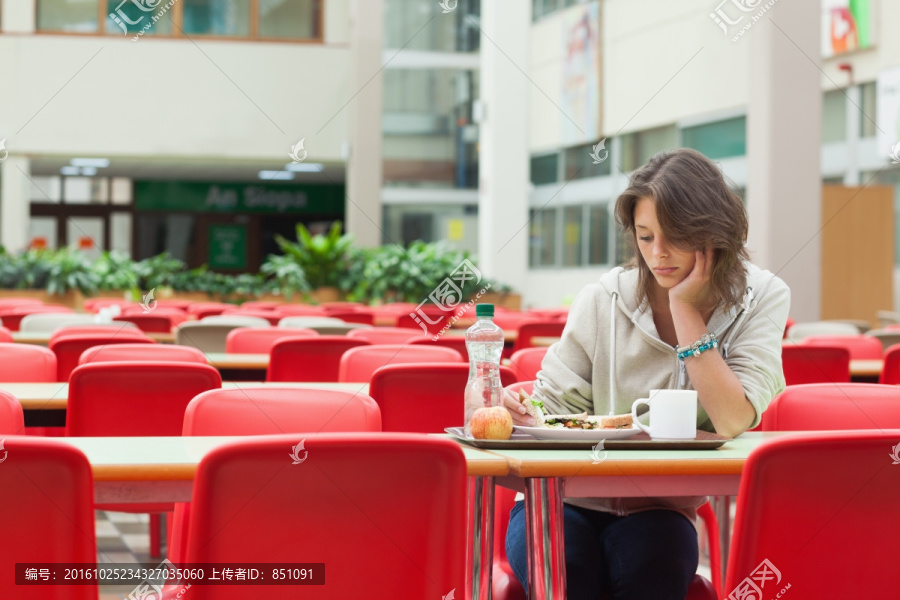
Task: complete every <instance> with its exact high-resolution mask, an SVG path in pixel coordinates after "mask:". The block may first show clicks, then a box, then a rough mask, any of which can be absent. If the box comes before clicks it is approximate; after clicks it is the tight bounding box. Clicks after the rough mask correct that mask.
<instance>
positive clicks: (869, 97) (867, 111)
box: [859, 81, 877, 137]
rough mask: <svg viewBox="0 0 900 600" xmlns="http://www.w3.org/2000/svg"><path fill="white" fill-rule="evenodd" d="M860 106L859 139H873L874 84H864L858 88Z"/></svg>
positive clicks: (875, 129)
mask: <svg viewBox="0 0 900 600" xmlns="http://www.w3.org/2000/svg"><path fill="white" fill-rule="evenodd" d="M859 91H860V100H861V102H860V104H859V107H860V108H861V109H862V115H860V117H859V135H860V137H875V132H876V131H877V127H876V126H875V82H874V81H871V82H869V83H864V84H862V85H861V86H859Z"/></svg>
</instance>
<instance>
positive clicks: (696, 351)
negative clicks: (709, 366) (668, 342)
mask: <svg viewBox="0 0 900 600" xmlns="http://www.w3.org/2000/svg"><path fill="white" fill-rule="evenodd" d="M718 347H719V340H717V339H716V334H714V333H707V334H706V335H704V336H703V337H702V338H700V339H699V340H697V341H696V342H694V343H693V344H691V345H690V346H682V347H681V348H677V349H676V350H675V352H677V353H678V358H679V359H681V360H684V359H686V358H688V357H689V356H695V357H696V356H700V353H701V352H706V351H707V350H710V349H711V348H718Z"/></svg>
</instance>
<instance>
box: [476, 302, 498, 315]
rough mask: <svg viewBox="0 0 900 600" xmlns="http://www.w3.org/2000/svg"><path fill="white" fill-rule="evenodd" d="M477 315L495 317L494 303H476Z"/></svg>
mask: <svg viewBox="0 0 900 600" xmlns="http://www.w3.org/2000/svg"><path fill="white" fill-rule="evenodd" d="M475 316H476V317H493V316H494V305H493V304H476V305H475Z"/></svg>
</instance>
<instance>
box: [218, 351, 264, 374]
mask: <svg viewBox="0 0 900 600" xmlns="http://www.w3.org/2000/svg"><path fill="white" fill-rule="evenodd" d="M204 354H205V355H206V360H207V361H208V362H209V364H210V365H212V366H213V367H216V368H217V369H260V370H263V371H264V370H266V369H268V368H269V355H268V354H239V353H237V352H204Z"/></svg>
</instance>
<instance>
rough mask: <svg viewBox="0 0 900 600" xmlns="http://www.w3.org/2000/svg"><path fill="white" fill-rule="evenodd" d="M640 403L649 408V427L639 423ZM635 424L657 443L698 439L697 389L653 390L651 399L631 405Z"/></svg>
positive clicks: (637, 401)
mask: <svg viewBox="0 0 900 600" xmlns="http://www.w3.org/2000/svg"><path fill="white" fill-rule="evenodd" d="M641 404H646V405H648V406H649V407H650V427H647V426H646V425H643V424H642V423H641V422H640V421H638V416H637V409H638V406H640V405H641ZM631 416H632V418H633V419H634V424H635V425H636V426H637V427H640V428H641V429H642V430H643V431H646V432H647V433H648V434H650V437H651V438H652V439H654V440H692V439H694V438H696V437H697V392H696V391H695V390H650V398H640V399H639V400H635V401H634V404H632V405H631Z"/></svg>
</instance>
